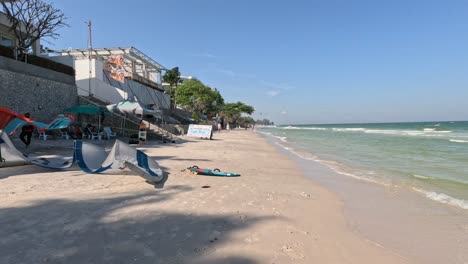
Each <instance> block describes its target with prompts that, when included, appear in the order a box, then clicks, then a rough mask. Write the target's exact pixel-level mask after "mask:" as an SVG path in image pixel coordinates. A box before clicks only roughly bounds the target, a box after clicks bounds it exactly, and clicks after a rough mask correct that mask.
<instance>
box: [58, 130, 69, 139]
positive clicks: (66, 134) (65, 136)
mask: <svg viewBox="0 0 468 264" xmlns="http://www.w3.org/2000/svg"><path fill="white" fill-rule="evenodd" d="M60 137H61V138H63V139H66V140H68V139H70V135H68V131H65V132H63V131H62V130H60Z"/></svg>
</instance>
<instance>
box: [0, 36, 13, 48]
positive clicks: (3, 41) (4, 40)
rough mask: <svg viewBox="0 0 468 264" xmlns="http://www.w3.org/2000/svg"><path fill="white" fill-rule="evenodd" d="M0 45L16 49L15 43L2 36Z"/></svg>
mask: <svg viewBox="0 0 468 264" xmlns="http://www.w3.org/2000/svg"><path fill="white" fill-rule="evenodd" d="M0 45H2V46H7V47H14V46H15V41H13V40H12V39H9V38H7V37H4V36H0Z"/></svg>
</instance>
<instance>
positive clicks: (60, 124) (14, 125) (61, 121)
mask: <svg viewBox="0 0 468 264" xmlns="http://www.w3.org/2000/svg"><path fill="white" fill-rule="evenodd" d="M71 122H72V118H70V117H69V116H66V115H58V116H56V117H55V118H54V120H52V122H50V123H49V124H45V123H42V122H38V121H33V122H27V121H24V120H22V119H20V118H15V119H13V120H12V121H10V122H9V123H8V125H7V126H6V127H5V128H4V130H5V132H6V133H7V134H8V135H10V136H11V135H12V134H14V133H15V131H16V129H18V128H19V127H20V126H23V125H25V124H31V125H33V126H35V127H36V128H37V129H38V130H53V129H63V128H67V127H68V126H69V125H70V124H71Z"/></svg>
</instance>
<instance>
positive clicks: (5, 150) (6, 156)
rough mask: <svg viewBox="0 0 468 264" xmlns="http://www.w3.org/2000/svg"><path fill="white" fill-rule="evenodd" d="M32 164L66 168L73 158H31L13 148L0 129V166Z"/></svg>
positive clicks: (50, 167) (51, 167)
mask: <svg viewBox="0 0 468 264" xmlns="http://www.w3.org/2000/svg"><path fill="white" fill-rule="evenodd" d="M26 164H34V165H38V166H41V167H45V168H49V169H66V168H69V167H70V166H71V165H72V164H73V158H31V157H28V156H27V155H25V154H23V153H21V152H20V151H19V150H17V149H16V148H15V146H14V145H13V143H12V142H11V140H10V138H9V137H8V135H7V134H6V133H5V131H4V130H1V129H0V167H10V166H18V165H26Z"/></svg>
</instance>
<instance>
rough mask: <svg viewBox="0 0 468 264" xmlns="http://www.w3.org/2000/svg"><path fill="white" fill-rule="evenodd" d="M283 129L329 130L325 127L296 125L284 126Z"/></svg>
mask: <svg viewBox="0 0 468 264" xmlns="http://www.w3.org/2000/svg"><path fill="white" fill-rule="evenodd" d="M283 129H288V130H328V129H327V128H325V127H295V126H287V127H283Z"/></svg>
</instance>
